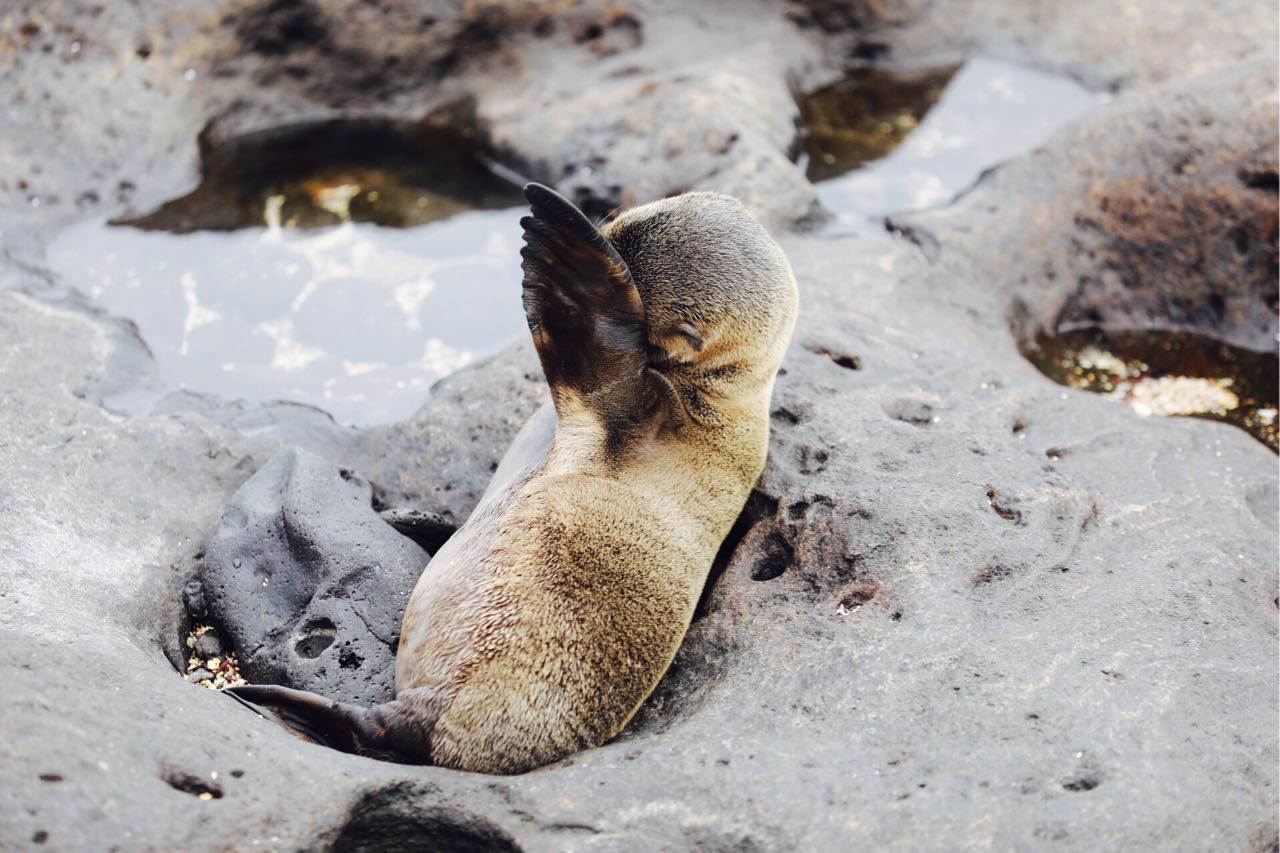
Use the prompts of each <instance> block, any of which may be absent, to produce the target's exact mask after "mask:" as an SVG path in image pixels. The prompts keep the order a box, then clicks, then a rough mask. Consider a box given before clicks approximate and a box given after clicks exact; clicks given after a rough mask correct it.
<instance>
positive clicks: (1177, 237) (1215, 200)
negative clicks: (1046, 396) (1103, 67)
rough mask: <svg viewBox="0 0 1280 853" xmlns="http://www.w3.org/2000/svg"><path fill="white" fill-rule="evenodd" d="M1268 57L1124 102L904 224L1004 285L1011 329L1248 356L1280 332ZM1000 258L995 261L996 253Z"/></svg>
mask: <svg viewBox="0 0 1280 853" xmlns="http://www.w3.org/2000/svg"><path fill="white" fill-rule="evenodd" d="M1273 66H1274V63H1272V62H1270V61H1257V62H1250V63H1246V64H1243V65H1241V66H1238V67H1235V68H1232V69H1229V70H1225V71H1221V72H1217V73H1214V74H1210V75H1207V76H1205V77H1202V78H1197V79H1195V80H1194V81H1192V82H1191V83H1189V84H1185V83H1184V84H1180V85H1178V86H1176V87H1175V86H1166V87H1163V88H1160V89H1155V90H1153V91H1151V92H1149V93H1141V94H1135V95H1133V96H1130V97H1126V98H1121V99H1119V100H1117V102H1116V103H1115V104H1114V105H1113V106H1112V107H1111V108H1110V109H1107V110H1104V111H1102V112H1100V113H1099V114H1098V115H1097V116H1096V117H1094V118H1091V119H1089V120H1086V121H1083V122H1081V123H1079V124H1078V125H1077V126H1076V127H1075V128H1073V129H1072V130H1069V131H1067V132H1065V133H1064V134H1063V135H1062V136H1060V137H1059V139H1057V140H1055V141H1054V142H1053V143H1052V144H1050V145H1048V146H1046V147H1045V148H1043V149H1042V150H1040V151H1038V152H1036V153H1034V154H1032V155H1031V156H1029V157H1027V158H1024V159H1023V160H1021V161H1020V162H1017V163H1015V164H1011V165H1010V166H1009V167H1008V168H1005V169H1001V170H999V171H997V172H995V173H994V174H992V175H990V176H989V177H988V178H987V180H985V181H982V182H981V183H980V184H979V186H978V187H977V188H975V189H974V190H973V191H972V192H971V193H969V194H968V195H967V196H966V197H965V198H964V199H963V200H962V201H961V203H960V204H957V205H955V206H954V207H952V208H950V209H948V210H946V211H943V212H939V213H937V214H926V215H923V216H914V217H913V216H908V217H905V218H903V219H902V220H901V221H902V223H903V224H905V225H907V226H908V227H909V228H911V229H913V230H915V231H917V232H927V233H928V235H929V238H928V239H929V240H930V241H931V242H933V243H935V244H938V245H943V246H946V247H947V251H949V252H952V253H957V252H959V253H965V254H966V255H968V257H969V258H970V259H972V260H973V261H976V262H977V263H978V264H979V265H982V264H984V263H987V262H994V263H995V264H996V265H995V266H994V267H993V268H991V270H990V272H989V275H990V276H991V280H992V284H993V287H994V288H995V289H996V290H997V291H999V290H1004V291H1007V292H1012V294H1013V299H1012V303H1011V305H1010V308H1009V309H1008V310H1009V311H1010V314H1011V319H1012V322H1013V324H1014V326H1015V329H1016V331H1017V334H1018V336H1019V338H1020V339H1021V340H1022V341H1024V342H1026V343H1030V342H1031V341H1033V340H1034V338H1035V336H1036V334H1037V333H1038V332H1040V331H1041V330H1045V329H1048V330H1050V331H1058V330H1069V329H1078V328H1087V327H1094V326H1096V327H1099V328H1104V329H1106V328H1112V329H1128V330H1133V329H1163V330H1181V331H1187V332H1195V333H1200V334H1206V335H1210V336H1212V337H1216V338H1219V339H1221V340H1225V341H1228V342H1230V343H1233V344H1235V345H1237V346H1241V347H1244V348H1246V349H1251V350H1255V351H1267V350H1274V349H1275V347H1276V333H1277V330H1278V326H1277V319H1276V317H1277V315H1276V310H1277V298H1278V296H1277V288H1276V275H1277V247H1276V241H1277V218H1276V198H1277V183H1276V178H1275V176H1276V174H1277V162H1276V153H1275V151H1276V146H1277V132H1276V125H1275V121H1274V116H1275V113H1276V109H1277V100H1276V88H1277V80H1276V72H1275V68H1274V67H1273ZM997 259H998V261H997Z"/></svg>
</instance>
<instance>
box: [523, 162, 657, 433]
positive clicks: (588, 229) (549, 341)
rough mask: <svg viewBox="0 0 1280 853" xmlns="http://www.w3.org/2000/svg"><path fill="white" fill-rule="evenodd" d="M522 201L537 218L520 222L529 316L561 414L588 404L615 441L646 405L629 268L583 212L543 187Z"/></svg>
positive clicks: (641, 313) (642, 326) (638, 316)
mask: <svg viewBox="0 0 1280 853" xmlns="http://www.w3.org/2000/svg"><path fill="white" fill-rule="evenodd" d="M524 195H525V198H527V199H528V200H529V207H530V208H531V211H532V214H533V215H532V216H526V217H524V218H523V219H521V220H520V224H521V225H522V226H523V227H524V239H525V243H526V244H527V245H526V246H525V247H524V248H523V249H521V250H520V255H521V257H522V258H523V259H524V262H523V264H522V266H523V268H524V309H525V316H526V317H527V319H528V321H529V331H530V332H531V333H532V334H533V343H534V346H535V347H537V350H538V358H539V359H540V360H541V362H542V370H543V373H544V374H545V375H546V377H547V382H548V383H549V384H550V385H551V391H552V397H553V399H554V401H555V405H556V413H557V414H558V415H559V416H560V417H561V418H563V417H565V416H566V415H567V414H569V413H571V412H573V411H574V410H575V408H576V407H581V406H585V407H586V408H587V409H589V410H590V411H592V412H593V413H595V414H597V415H598V416H599V417H600V418H601V419H602V420H603V422H604V425H605V428H606V430H607V431H608V434H609V437H610V439H611V440H617V439H619V438H620V437H621V436H623V435H625V434H626V432H627V430H628V429H629V428H630V426H631V425H633V424H634V423H635V422H636V421H637V420H638V419H639V418H640V416H641V412H642V408H643V406H644V394H645V377H644V373H645V366H646V349H645V348H646V341H647V329H646V323H645V310H644V303H643V302H641V300H640V294H639V292H638V291H637V290H636V286H635V281H634V280H633V279H632V277H631V271H630V270H629V269H627V264H626V262H625V261H623V260H622V257H621V256H620V255H619V254H618V252H617V250H616V249H614V247H613V245H612V244H610V243H609V241H608V240H607V239H606V238H605V237H604V235H603V234H601V233H600V231H599V230H598V229H597V228H596V227H595V226H594V225H592V224H591V221H590V220H589V219H587V217H586V216H584V215H583V214H582V212H581V211H579V210H578V209H577V208H576V207H574V206H573V204H572V203H570V202H569V201H568V200H567V199H565V198H564V197H563V196H561V195H559V194H558V193H556V192H555V191H554V190H550V189H548V188H547V187H544V186H542V185H541V184H529V185H527V186H526V187H525V188H524Z"/></svg>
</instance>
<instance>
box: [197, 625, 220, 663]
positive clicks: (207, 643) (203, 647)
mask: <svg viewBox="0 0 1280 853" xmlns="http://www.w3.org/2000/svg"><path fill="white" fill-rule="evenodd" d="M195 653H196V657H199V658H202V659H205V660H207V659H209V658H220V657H222V653H223V647H222V638H221V637H219V636H218V632H217V631H205V632H204V633H203V634H201V635H200V636H199V637H197V638H196V644H195Z"/></svg>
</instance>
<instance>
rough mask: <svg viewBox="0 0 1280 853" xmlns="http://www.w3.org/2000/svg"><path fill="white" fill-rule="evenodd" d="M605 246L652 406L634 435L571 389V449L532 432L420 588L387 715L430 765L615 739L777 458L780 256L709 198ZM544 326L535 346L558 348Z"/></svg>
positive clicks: (789, 305)
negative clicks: (618, 268) (641, 347)
mask: <svg viewBox="0 0 1280 853" xmlns="http://www.w3.org/2000/svg"><path fill="white" fill-rule="evenodd" d="M536 210H537V208H536V206H535V212H536ZM604 236H605V237H607V238H608V241H609V243H610V244H612V246H613V247H615V248H616V250H617V254H618V255H620V256H621V257H622V259H623V260H624V261H625V264H626V266H627V267H628V268H629V269H630V274H631V276H632V277H633V278H634V287H635V290H636V291H638V293H639V295H640V297H641V299H642V301H643V303H644V312H645V317H646V320H645V323H646V330H647V358H646V359H645V361H644V363H642V365H641V367H640V368H639V369H640V370H641V371H642V372H643V383H644V384H643V391H644V393H643V395H642V396H643V411H640V412H635V413H632V414H631V417H630V419H629V420H628V427H627V429H626V430H625V431H624V432H622V433H619V432H617V431H616V430H614V429H613V426H612V425H613V424H615V423H616V422H617V415H618V413H617V412H611V411H603V410H602V409H604V408H607V407H602V406H593V405H592V400H593V399H600V398H599V397H598V396H596V397H593V396H592V394H591V393H586V392H580V389H578V388H575V387H573V386H570V385H566V384H564V383H561V384H553V389H552V390H553V397H554V400H555V408H556V419H555V422H554V436H552V435H551V434H550V432H549V431H547V434H546V435H545V436H544V437H542V438H541V439H539V437H538V436H536V435H533V434H532V433H534V432H537V430H536V429H535V430H532V431H531V433H530V435H529V436H524V435H522V437H521V438H518V439H517V442H516V444H515V445H514V446H513V448H512V450H511V451H510V452H509V454H508V458H507V459H504V461H503V464H502V467H501V468H500V469H499V471H498V473H497V475H496V476H495V483H494V484H493V485H492V486H491V487H490V490H489V492H488V493H486V495H485V497H484V498H483V499H482V501H481V503H480V505H479V506H478V507H477V508H476V510H475V512H474V513H473V514H472V516H471V518H470V519H469V520H468V521H467V523H466V524H465V525H464V526H463V527H462V529H460V530H459V531H458V532H457V534H455V535H454V537H453V538H452V539H450V540H449V542H448V543H446V545H445V546H444V547H443V548H441V550H440V551H439V552H438V553H437V554H436V555H435V557H434V558H433V559H432V561H431V564H430V565H429V566H428V567H427V570H426V571H425V572H424V573H423V575H422V577H421V579H420V580H419V581H418V584H417V587H416V588H415V589H414V592H413V596H412V598H411V599H410V601H409V605H408V609H407V611H406V613H405V618H404V625H403V628H402V631H401V640H400V648H399V651H398V654H397V659H396V690H397V697H396V699H395V700H394V701H393V702H391V703H388V704H387V705H383V706H381V707H380V708H378V709H376V710H375V711H374V712H372V713H373V714H374V715H375V717H376V726H375V728H377V729H378V731H379V732H382V731H383V730H386V731H387V732H389V733H390V735H391V736H392V737H393V739H394V740H396V741H398V742H404V741H405V740H406V739H409V740H412V741H414V742H415V743H417V744H418V745H419V746H420V747H421V746H423V745H425V747H426V749H425V751H426V752H428V753H429V756H430V762H431V763H432V764H437V765H442V766H446V767H453V768H457V769H461V770H471V771H479V772H486V773H517V772H522V771H525V770H529V769H532V768H535V767H538V766H541V765H544V764H547V763H549V762H552V761H555V760H557V759H559V758H562V757H564V756H567V755H569V754H571V753H573V752H576V751H578V750H581V749H585V748H589V747H593V746H598V745H600V744H603V743H605V742H607V741H609V740H610V739H611V738H613V737H615V736H616V735H617V734H618V733H619V732H620V731H621V730H622V728H623V727H624V726H625V725H626V724H627V722H628V721H629V720H630V719H631V717H632V716H633V715H634V714H635V712H636V710H637V709H638V708H639V706H640V704H641V703H642V702H643V701H644V700H645V698H646V697H647V696H648V695H649V694H650V693H651V692H652V690H653V688H654V687H655V686H656V685H657V683H658V681H659V679H661V678H662V675H663V674H664V673H665V672H666V670H667V668H668V666H669V665H670V663H671V660H672V658H673V657H674V656H675V653H676V650H677V648H678V647H679V645H680V642H681V640H682V639H683V637H684V633H685V631H686V629H687V628H688V625H689V622H690V619H691V618H692V615H693V609H694V606H695V604H696V603H697V600H698V597H699V595H700V593H701V591H702V588H703V585H704V584H705V582H706V578H707V574H708V571H709V570H710V568H711V562H712V559H713V558H714V556H715V553H716V550H717V549H718V547H719V546H720V543H721V542H722V541H723V539H724V537H725V536H726V535H727V533H728V531H729V528H730V526H731V525H732V524H733V522H734V519H735V518H736V517H737V515H738V513H739V512H740V511H741V510H742V506H743V504H744V503H745V501H746V498H747V495H748V493H749V492H750V490H751V488H752V486H753V485H754V484H755V481H756V479H757V478H758V477H759V475H760V472H761V469H762V468H763V465H764V461H765V453H766V449H767V444H768V433H769V398H770V394H771V392H772V387H773V381H774V376H775V374H776V373H777V369H778V365H779V363H780V362H781V359H782V355H783V352H784V351H785V349H786V346H787V343H788V341H789V339H790V336H791V329H792V326H793V325H794V321H795V314H796V287H795V280H794V278H793V276H792V274H791V270H790V268H789V266H788V265H787V262H786V259H785V257H784V256H783V254H782V252H781V250H780V249H779V248H778V246H777V244H776V243H775V242H774V241H773V240H772V239H771V238H770V237H769V236H768V234H766V233H765V231H764V230H763V229H762V228H761V227H760V226H759V225H758V224H757V223H756V222H755V221H754V220H753V219H752V218H751V217H750V216H749V215H748V214H747V212H746V210H745V209H744V208H743V207H742V206H741V204H739V203H738V202H737V201H736V200H734V199H732V198H729V197H727V196H722V195H716V194H712V193H691V194H688V195H683V196H679V197H676V198H672V199H667V200H664V201H660V202H656V203H653V204H649V205H645V206H643V207H640V208H636V209H634V210H631V211H629V212H627V213H624V214H623V215H622V216H621V217H620V218H619V219H618V220H617V221H615V222H614V223H612V224H611V225H610V226H608V227H607V229H605V232H604ZM551 266H554V264H552V265H551ZM526 269H527V270H528V267H526ZM539 274H543V275H546V274H547V273H546V272H545V271H542V270H540V271H539ZM548 310H550V309H548ZM535 319H536V318H534V317H532V316H531V326H533V327H534V329H535V338H536V336H537V335H538V334H539V330H541V331H542V332H543V333H544V334H548V333H550V330H551V329H552V326H553V325H554V324H553V323H551V322H549V323H547V324H541V323H535ZM551 319H552V320H554V319H555V318H551ZM561 328H564V326H562V327H561ZM574 344H575V341H573V340H568V341H566V340H556V341H555V346H556V347H558V348H559V347H565V346H573V345H574ZM540 353H541V354H542V355H543V356H544V363H545V359H546V357H547V352H546V351H544V350H542V349H540ZM553 366H554V365H553ZM584 369H587V368H584ZM590 369H594V368H590ZM606 369H607V366H606ZM548 373H549V374H550V373H551V371H548ZM611 387H612V386H607V387H606V390H608V389H609V388H611ZM593 393H594V392H593ZM542 422H543V423H545V424H546V425H547V426H549V425H550V424H551V421H550V419H549V416H547V415H545V414H544V415H543V416H542ZM619 435H620V436H621V437H619ZM548 445H549V446H548ZM344 707H348V708H349V706H344ZM369 751H374V750H369ZM409 760H421V757H420V756H415V757H410V758H409Z"/></svg>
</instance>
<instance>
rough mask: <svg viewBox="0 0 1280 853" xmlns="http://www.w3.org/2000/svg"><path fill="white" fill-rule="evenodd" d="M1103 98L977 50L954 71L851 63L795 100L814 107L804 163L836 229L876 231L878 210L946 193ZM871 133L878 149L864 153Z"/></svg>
mask: <svg viewBox="0 0 1280 853" xmlns="http://www.w3.org/2000/svg"><path fill="white" fill-rule="evenodd" d="M943 84H945V88H942V87H943ZM841 87H844V88H843V89H842V88H841ZM895 87H896V88H895ZM939 90H940V91H939ZM1107 97H1108V96H1107V95H1105V94H1101V93H1097V92H1091V91H1089V90H1087V89H1085V88H1084V87H1082V86H1080V85H1079V84H1078V83H1076V82H1074V81H1072V80H1069V79H1067V78H1064V77H1060V76H1056V75H1053V74H1048V73H1045V72H1042V71H1036V70H1033V69H1030V68H1025V67H1023V66H1020V65H1014V64H1012V63H1008V62H1001V61H998V60H994V59H987V58H982V57H979V58H975V59H972V60H969V61H968V62H966V63H965V64H964V65H963V66H961V67H960V69H959V70H958V71H954V73H953V69H951V68H942V69H936V70H934V71H923V72H903V73H901V74H897V75H892V74H885V73H883V72H878V73H875V74H870V73H869V72H865V71H861V72H855V73H854V75H853V76H852V77H851V78H850V79H849V81H847V82H842V83H839V84H836V86H834V87H829V88H828V89H824V90H822V91H820V92H816V93H814V94H813V95H811V96H810V97H809V98H808V99H806V103H805V104H803V105H802V111H803V112H804V113H805V114H806V115H807V116H810V117H812V116H821V123H820V124H819V125H817V126H814V125H811V126H810V128H809V139H808V141H807V143H806V150H807V151H808V152H810V161H809V163H808V170H809V172H810V174H811V175H812V176H813V178H814V179H815V180H818V181H819V182H818V183H817V184H816V189H817V193H818V199H819V201H821V203H822V205H823V207H825V208H826V209H827V210H829V211H831V212H832V213H834V214H835V215H836V220H837V221H836V223H835V228H836V229H837V230H845V229H850V230H862V229H873V230H880V229H881V228H882V227H883V226H882V220H883V218H884V217H886V216H889V215H891V214H895V213H904V212H908V211H913V210H923V209H925V208H929V207H934V206H938V205H941V204H944V203H946V202H948V201H950V200H951V199H953V198H954V197H955V196H956V195H958V194H959V193H961V192H962V191H963V190H965V189H967V188H968V187H969V186H971V185H972V184H973V183H974V182H975V181H976V180H977V179H978V177H979V175H981V174H982V172H983V171H985V170H986V169H989V168H991V167H992V166H995V165H997V164H999V163H1001V162H1003V161H1005V160H1008V159H1009V158H1011V157H1013V156H1015V155H1018V154H1021V153H1023V152H1025V151H1029V150H1031V149H1033V148H1036V147H1037V146H1039V145H1041V144H1043V143H1044V142H1046V141H1047V140H1048V139H1049V138H1050V137H1051V136H1052V135H1053V134H1054V132H1055V131H1057V130H1058V129H1059V128H1060V127H1062V126H1063V125H1065V124H1067V123H1068V122H1070V121H1072V120H1073V119H1075V118H1077V117H1079V116H1081V115H1083V114H1085V113H1087V112H1088V111H1089V110H1091V109H1093V108H1094V107H1096V106H1097V105H1098V104H1099V103H1101V102H1103V101H1104V100H1105V99H1107ZM869 110H870V112H869ZM842 116H843V119H842ZM877 140H878V141H879V144H880V145H881V148H880V149H879V153H885V152H887V153H885V156H883V157H881V158H880V159H878V160H874V161H871V162H867V159H866V158H867V156H868V155H874V154H875V153H877V150H878V149H877V147H876V145H877ZM890 149H891V150H890ZM824 152H825V153H826V154H829V155H830V156H829V157H824V156H823V153H824ZM815 156H816V157H817V161H816V162H815V160H814V159H813V158H814V157H815ZM864 163H865V165H862V164H864ZM859 165H861V168H853V170H852V171H847V172H844V173H843V174H836V173H838V172H840V170H841V168H852V167H855V166H859ZM824 178H825V180H824Z"/></svg>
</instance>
